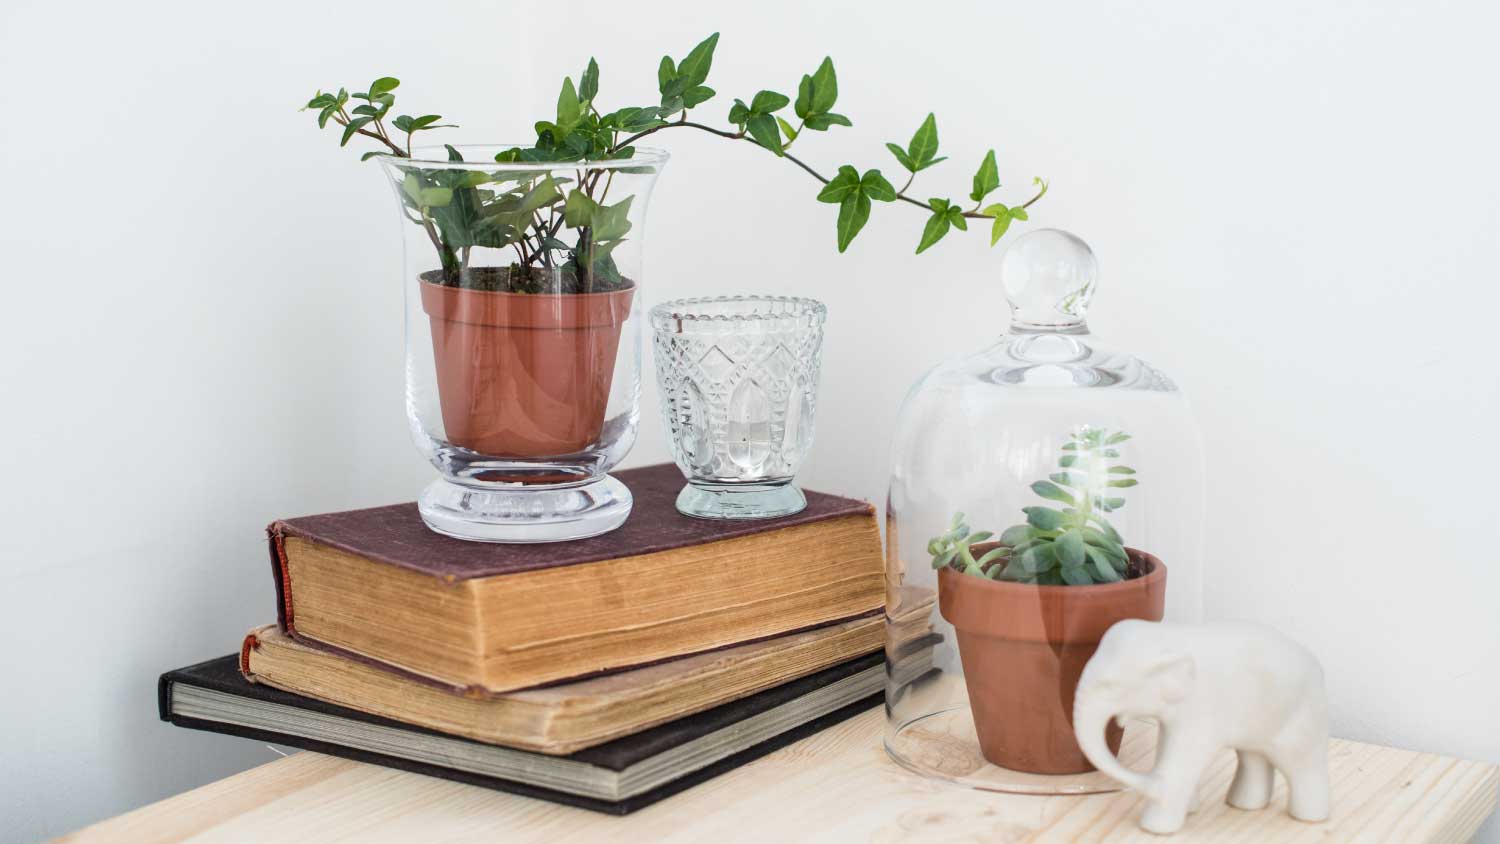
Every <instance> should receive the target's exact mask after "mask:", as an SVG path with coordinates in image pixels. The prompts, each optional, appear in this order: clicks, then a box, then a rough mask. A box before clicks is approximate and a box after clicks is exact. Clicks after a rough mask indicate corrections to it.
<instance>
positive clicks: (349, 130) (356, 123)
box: [339, 117, 375, 146]
mask: <svg viewBox="0 0 1500 844" xmlns="http://www.w3.org/2000/svg"><path fill="white" fill-rule="evenodd" d="M374 119H375V118H373V117H356V118H354V119H353V120H351V121H349V125H348V126H345V127H344V137H343V138H342V139H340V140H339V146H345V145H347V144H348V143H349V139H350V138H352V137H354V133H355V132H358V131H359V129H360V127H361V126H364V125H365V124H367V123H369V122H370V121H372V120H374Z"/></svg>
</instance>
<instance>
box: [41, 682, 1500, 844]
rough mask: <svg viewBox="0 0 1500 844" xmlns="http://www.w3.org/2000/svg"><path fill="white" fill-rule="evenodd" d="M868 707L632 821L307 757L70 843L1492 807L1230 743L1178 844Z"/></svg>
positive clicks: (1434, 834)
mask: <svg viewBox="0 0 1500 844" xmlns="http://www.w3.org/2000/svg"><path fill="white" fill-rule="evenodd" d="M883 725H884V719H883V717H882V712H881V710H880V709H878V708H877V709H873V710H871V711H869V712H866V713H864V714H862V715H860V716H858V717H856V718H853V719H851V720H849V721H847V722H845V723H843V724H841V725H839V726H837V727H834V728H832V729H830V730H827V731H825V732H823V733H821V734H819V735H816V736H813V737H811V738H808V739H805V740H803V741H800V742H798V743H796V744H793V745H791V746H789V747H786V748H784V749H782V750H779V751H777V752H775V753H773V754H771V755H769V756H766V757H765V758H763V759H760V760H759V761H756V762H753V763H751V764H749V765H747V766H744V767H742V768H740V769H738V770H735V771H733V772H731V773H729V774H727V775H725V776H722V777H719V778H717V779H714V780H711V781H709V782H706V783H704V784H702V785H699V786H697V787H695V788H692V789H689V790H688V791H685V792H683V793H681V794H679V795H677V796H675V797H671V798H668V799H667V800H665V801H663V802H661V803H658V804H656V805H654V806H650V807H648V808H646V809H643V810H642V811H640V812H637V813H636V814H634V815H629V816H627V817H623V818H617V817H611V816H607V815H600V814H596V813H593V812H586V811H583V810H580V809H571V808H567V807H563V806H557V805H554V804H551V803H545V802H541V801H537V800H530V799H527V798H523V797H515V796H512V795H509V794H501V793H499V792H495V791H489V790H486V789H482V788H476V787H473V786H467V785H460V784H458V783H453V782H448V781H446V780H441V779H433V778H430V777H424V776H419V775H417V774H409V773H404V772H401V771H394V770H389V769H386V768H381V767H377V766H374V765H365V764H361V763H358V762H349V761H345V760H343V759H337V758H334V757H330V756H322V755H319V754H316V753H298V754H295V755H293V756H289V757H287V758H285V759H280V760H278V761H275V762H271V763H269V764H266V765H262V766H260V767H259V768H255V769H253V770H250V771H246V772H244V773H242V774H238V775H236V776H232V777H229V778H227V779H224V780H220V781H219V782H216V783H212V784H210V785H206V786H204V787H202V788H199V789H195V790H193V791H189V792H186V793H184V794H179V795H177V796H176V797H172V798H169V799H167V800H163V801H161V802H160V803H155V804H152V805H150V806H146V807H144V808H141V809H137V810H136V811H134V812H130V813H128V814H125V815H121V816H119V817H117V818H113V819H110V820H107V821H104V822H102V823H99V824H96V825H94V826H91V827H88V828H87V829H83V830H80V831H78V832H75V833H73V834H72V835H69V836H66V837H64V838H62V839H60V840H62V841H67V842H74V844H83V842H106V841H107V842H111V844H129V843H130V842H139V843H140V844H144V842H152V844H168V842H186V841H192V842H230V841H233V842H256V844H270V842H283V841H285V842H299V844H319V842H335V841H338V842H360V844H381V842H455V844H456V842H464V844H470V842H475V841H497V842H498V841H504V842H507V844H511V842H521V841H547V842H560V841H595V840H611V841H628V842H636V841H673V842H701V841H714V842H721V841H752V840H753V841H760V842H780V841H802V840H816V841H873V842H889V841H919V842H924V841H934V842H935V841H944V842H953V841H998V842H1081V844H1087V842H1111V844H1113V842H1146V841H1149V842H1154V844H1160V842H1162V841H1164V840H1171V841H1174V842H1182V844H1188V842H1231V841H1234V842H1247V844H1249V843H1251V842H1253V844H1262V842H1283V841H1286V842H1304V841H1305V842H1313V841H1318V842H1330V841H1338V842H1346V841H1353V842H1366V841H1370V842H1374V841H1381V842H1392V844H1418V842H1428V841H1432V842H1449V841H1453V842H1457V841H1467V840H1468V839H1469V838H1470V836H1472V835H1473V833H1474V830H1476V829H1477V828H1478V827H1479V825H1480V823H1481V822H1482V821H1483V820H1484V818H1485V817H1486V816H1487V815H1489V813H1490V811H1491V810H1492V809H1493V808H1494V806H1495V801H1496V795H1497V784H1500V774H1497V769H1496V767H1495V766H1494V765H1488V764H1482V763H1478V762H1467V761H1463V760H1459V759H1452V758H1448V757H1444V756H1435V755H1432V754H1426V753H1415V752H1412V751H1406V750H1394V749H1391V748H1386V747H1377V746H1374V745H1368V744H1359V743H1356V742H1350V741H1341V740H1335V741H1334V742H1333V744H1332V747H1331V755H1330V761H1331V764H1332V774H1333V789H1334V795H1333V797H1334V801H1333V817H1332V819H1330V820H1329V821H1328V822H1327V823H1322V824H1304V823H1299V822H1297V821H1294V820H1292V819H1291V818H1290V817H1288V816H1287V814H1286V789H1285V784H1284V783H1283V782H1282V781H1281V779H1280V777H1278V778H1277V779H1278V782H1277V790H1276V796H1275V798H1274V799H1273V801H1272V803H1271V806H1270V807H1269V808H1267V809H1266V810H1264V811H1260V812H1245V811H1240V810H1238V809H1231V808H1229V807H1228V806H1226V805H1224V802H1223V795H1224V793H1225V790H1226V789H1227V788H1228V786H1229V779H1230V775H1231V773H1232V772H1233V759H1234V757H1233V755H1232V754H1229V753H1227V752H1226V753H1225V754H1224V756H1223V757H1221V758H1220V760H1219V761H1218V762H1217V763H1216V764H1215V766H1214V768H1213V769H1212V770H1211V771H1210V772H1209V775H1208V776H1206V777H1205V782H1204V785H1203V788H1204V789H1205V803H1204V809H1203V811H1201V812H1199V813H1198V814H1196V815H1193V816H1192V817H1190V818H1189V820H1188V825H1187V827H1186V828H1185V829H1184V830H1183V831H1182V832H1181V833H1180V834H1178V835H1177V836H1175V837H1174V838H1172V839H1162V838H1159V837H1156V836H1153V835H1149V834H1147V833H1144V832H1142V831H1141V830H1140V829H1139V828H1138V827H1137V826H1136V818H1137V817H1138V816H1139V814H1140V802H1139V799H1138V798H1137V797H1136V796H1135V795H1133V794H1129V793H1120V794H1105V795H1095V796H1090V797H1028V796H1019V795H1006V794H995V793H988V792H978V791H972V790H967V789H961V788H955V787H952V786H948V785H945V784H943V783H940V782H935V781H931V780H926V779H923V778H920V777H917V776H914V775H912V774H909V773H907V772H905V771H903V770H902V769H900V768H898V767H897V766H896V765H895V764H893V763H892V762H891V761H890V760H889V759H888V758H887V757H886V755H885V752H884V750H883V749H882V747H881V732H882V729H883Z"/></svg>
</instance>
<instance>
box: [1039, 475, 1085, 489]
mask: <svg viewBox="0 0 1500 844" xmlns="http://www.w3.org/2000/svg"><path fill="white" fill-rule="evenodd" d="M1047 477H1048V478H1051V479H1052V482H1053V483H1056V484H1061V485H1063V486H1070V487H1073V488H1075V489H1080V488H1082V487H1083V483H1084V478H1083V476H1082V475H1074V474H1071V473H1069V472H1053V473H1052V474H1050V475H1048V476H1047Z"/></svg>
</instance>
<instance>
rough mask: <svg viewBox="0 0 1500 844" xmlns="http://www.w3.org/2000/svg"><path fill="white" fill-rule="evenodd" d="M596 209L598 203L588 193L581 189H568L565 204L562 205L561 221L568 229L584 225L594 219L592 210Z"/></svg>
mask: <svg viewBox="0 0 1500 844" xmlns="http://www.w3.org/2000/svg"><path fill="white" fill-rule="evenodd" d="M598 209H599V203H597V202H595V201H594V200H593V199H592V198H591V197H589V195H588V194H586V193H584V192H583V191H581V190H572V191H569V192H568V201H567V204H566V205H564V206H563V222H564V223H565V224H567V226H568V228H570V229H576V228H579V227H580V226H586V225H588V224H589V223H590V221H592V220H593V219H594V212H595V211H597V210H598Z"/></svg>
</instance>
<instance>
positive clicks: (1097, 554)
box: [1085, 546, 1120, 583]
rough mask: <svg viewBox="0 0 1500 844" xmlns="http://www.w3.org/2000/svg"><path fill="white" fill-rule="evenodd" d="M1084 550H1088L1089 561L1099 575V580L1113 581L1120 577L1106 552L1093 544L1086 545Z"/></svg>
mask: <svg viewBox="0 0 1500 844" xmlns="http://www.w3.org/2000/svg"><path fill="white" fill-rule="evenodd" d="M1085 550H1086V551H1087V552H1088V557H1089V562H1090V563H1091V564H1092V565H1093V566H1094V571H1095V572H1096V573H1097V574H1098V575H1099V580H1101V581H1102V582H1104V583H1113V582H1115V581H1117V580H1119V579H1120V575H1119V574H1118V573H1117V572H1116V571H1115V566H1114V563H1112V562H1111V561H1110V558H1109V555H1108V554H1105V553H1104V552H1103V551H1100V550H1099V549H1097V548H1095V547H1093V546H1087V548H1086V549H1085Z"/></svg>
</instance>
